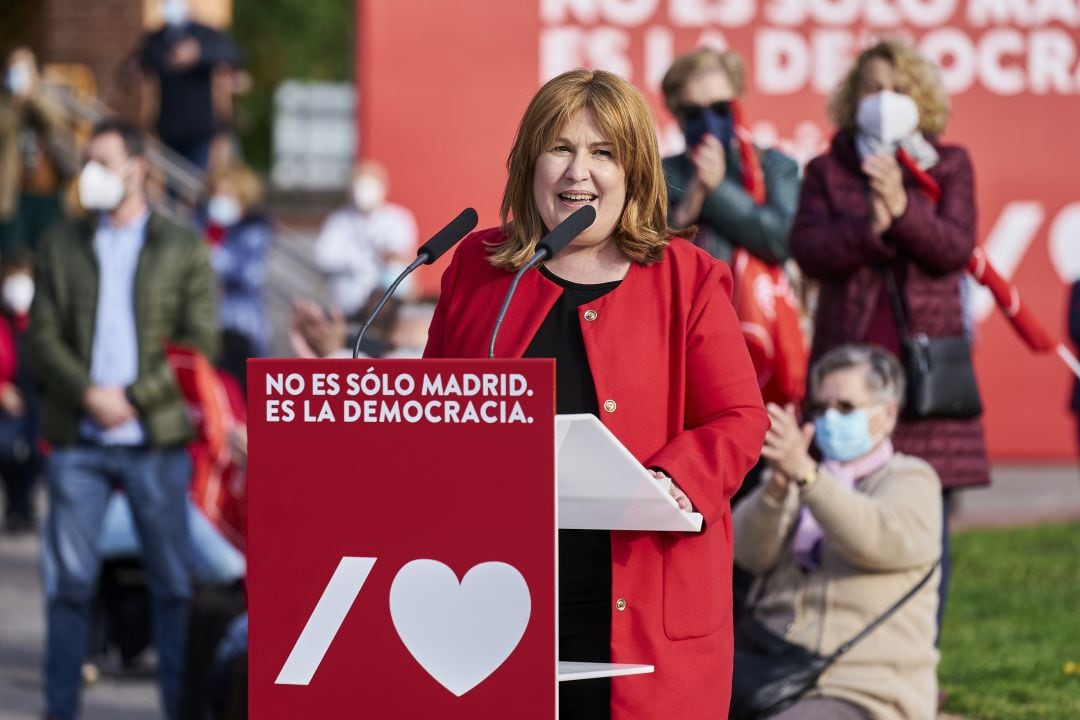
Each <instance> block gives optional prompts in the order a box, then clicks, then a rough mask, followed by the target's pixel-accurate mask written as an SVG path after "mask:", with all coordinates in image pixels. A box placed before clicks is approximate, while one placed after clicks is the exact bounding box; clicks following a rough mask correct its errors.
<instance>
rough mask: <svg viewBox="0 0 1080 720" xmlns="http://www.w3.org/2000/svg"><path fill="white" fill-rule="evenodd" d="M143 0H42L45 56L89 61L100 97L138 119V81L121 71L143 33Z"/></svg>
mask: <svg viewBox="0 0 1080 720" xmlns="http://www.w3.org/2000/svg"><path fill="white" fill-rule="evenodd" d="M143 12H144V4H143V2H142V1H141V0H41V26H42V27H43V28H44V32H43V35H44V38H43V42H42V58H41V60H42V61H43V62H57V63H82V64H85V65H88V66H89V67H90V69H91V70H92V71H93V73H94V77H95V79H96V81H97V88H98V95H99V97H100V98H101V99H102V100H103V101H104V102H105V103H106V104H107V105H109V106H110V107H112V108H113V109H115V110H116V111H117V112H119V113H120V114H121V115H123V116H125V117H127V118H130V119H133V120H134V119H136V118H137V113H138V108H139V87H138V84H137V83H134V82H132V80H131V78H130V77H129V76H127V75H126V74H125V73H124V72H123V67H124V63H125V62H126V61H127V59H128V58H129V57H130V56H131V54H132V52H133V51H134V50H135V48H136V47H137V45H138V43H139V39H140V38H141V36H142V33H143Z"/></svg>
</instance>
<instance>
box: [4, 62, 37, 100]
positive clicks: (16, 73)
mask: <svg viewBox="0 0 1080 720" xmlns="http://www.w3.org/2000/svg"><path fill="white" fill-rule="evenodd" d="M30 80H31V74H30V67H29V66H28V65H27V64H26V63H25V62H19V63H15V64H14V65H12V66H11V67H10V68H8V71H7V76H6V77H5V78H4V83H5V84H6V85H7V87H8V90H10V91H11V93H12V95H25V94H26V93H28V92H30Z"/></svg>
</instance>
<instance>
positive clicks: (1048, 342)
mask: <svg viewBox="0 0 1080 720" xmlns="http://www.w3.org/2000/svg"><path fill="white" fill-rule="evenodd" d="M967 269H968V272H969V273H971V275H972V277H974V278H975V279H976V280H978V281H979V283H980V284H982V285H983V286H984V287H986V289H988V290H989V291H990V293H991V294H992V295H993V296H994V300H995V301H997V304H998V307H999V308H1001V311H1002V312H1003V313H1004V314H1005V317H1006V318H1008V320H1009V322H1010V323H1012V326H1013V329H1014V330H1016V332H1017V334H1019V335H1020V337H1022V338H1023V339H1024V342H1026V343H1027V345H1028V347H1029V348H1031V349H1032V350H1034V351H1035V352H1040V353H1042V352H1050V351H1051V350H1054V349H1055V348H1056V347H1057V346H1058V341H1057V340H1055V339H1054V338H1053V337H1052V336H1051V335H1050V333H1048V332H1047V331H1046V328H1044V327H1043V326H1042V324H1041V323H1039V321H1038V319H1037V318H1036V317H1035V316H1034V315H1033V314H1032V313H1031V311H1030V310H1028V309H1027V308H1026V307H1024V304H1023V303H1022V302H1021V301H1020V291H1019V290H1017V289H1016V286H1015V285H1013V284H1012V283H1010V282H1009V281H1008V280H1006V279H1005V278H1003V277H1001V275H1000V274H999V273H998V271H997V270H995V269H994V266H993V265H991V264H990V261H989V260H988V259H987V257H986V253H985V252H983V249H982V248H975V252H973V253H972V254H971V259H970V260H968V265H967Z"/></svg>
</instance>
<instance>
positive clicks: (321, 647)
mask: <svg viewBox="0 0 1080 720" xmlns="http://www.w3.org/2000/svg"><path fill="white" fill-rule="evenodd" d="M375 560H376V558H369V557H343V558H341V562H339V563H338V566H337V569H336V570H334V574H333V575H332V576H331V577H330V582H328V583H327V584H326V589H325V590H323V594H322V597H320V598H319V602H318V603H317V604H316V605H315V609H314V610H312V611H311V616H310V617H309V618H308V620H307V623H306V624H305V625H304V629H303V630H302V631H301V632H300V637H298V638H297V639H296V644H295V645H293V649H292V651H291V652H290V653H289V657H288V658H287V659H286V660H285V664H284V665H282V666H281V672H279V673H278V676H277V680H275V681H274V684H275V685H307V684H308V683H310V682H311V678H312V677H314V675H315V671H316V670H318V669H319V665H320V664H321V663H322V659H323V657H325V655H326V651H327V650H328V649H330V643H332V642H333V641H334V637H335V636H336V635H337V632H338V630H339V629H340V628H341V623H343V622H344V621H345V616H346V615H348V614H349V610H350V609H351V608H352V606H353V603H354V602H355V601H356V596H357V594H359V592H360V588H362V587H363V586H364V583H365V582H366V581H367V578H368V575H369V574H370V573H371V568H372V567H373V566H374V565H375Z"/></svg>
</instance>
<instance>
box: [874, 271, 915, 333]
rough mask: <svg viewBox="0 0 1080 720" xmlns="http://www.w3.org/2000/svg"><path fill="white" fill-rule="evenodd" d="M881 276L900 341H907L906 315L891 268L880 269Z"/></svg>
mask: <svg viewBox="0 0 1080 720" xmlns="http://www.w3.org/2000/svg"><path fill="white" fill-rule="evenodd" d="M880 270H881V276H882V277H883V278H884V279H885V288H886V289H887V290H888V291H889V301H890V302H891V303H892V309H893V315H894V316H895V317H896V325H897V327H898V328H899V329H900V339H901V340H907V339H908V337H910V336H909V335H908V324H907V315H906V314H905V313H904V300H903V298H901V297H900V290H899V289H897V287H896V276H895V275H894V274H893V271H892V268H886V267H882V268H880Z"/></svg>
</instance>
